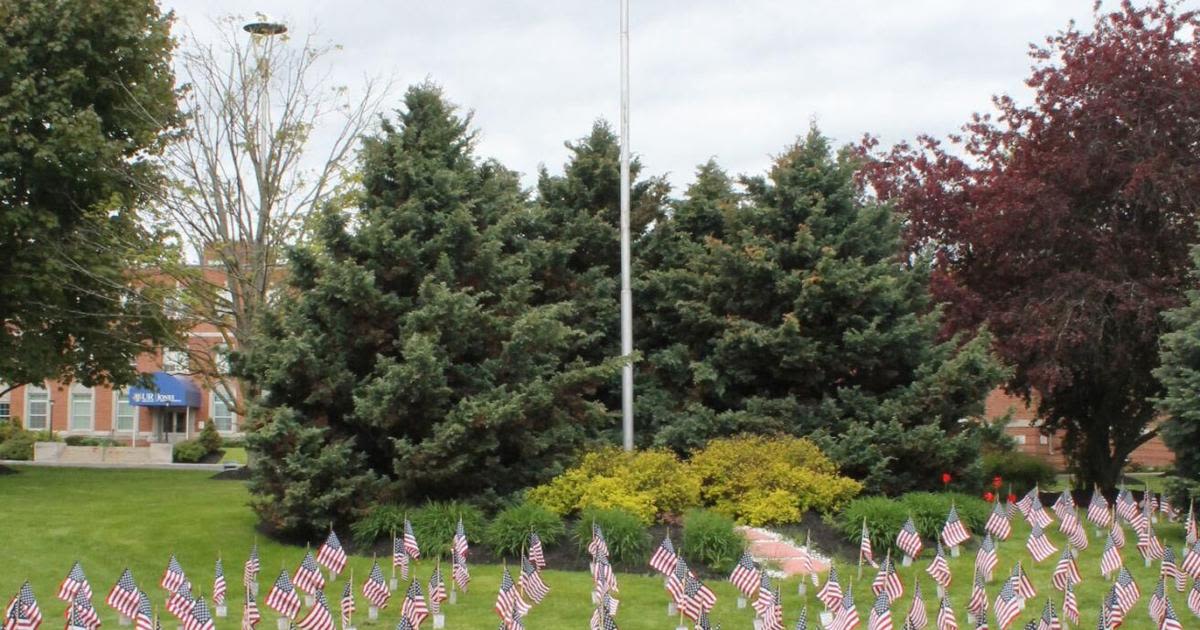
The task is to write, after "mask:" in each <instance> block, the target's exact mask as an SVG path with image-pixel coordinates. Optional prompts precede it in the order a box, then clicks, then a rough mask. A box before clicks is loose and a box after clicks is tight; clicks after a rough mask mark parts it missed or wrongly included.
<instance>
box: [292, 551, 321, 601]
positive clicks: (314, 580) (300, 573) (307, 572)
mask: <svg viewBox="0 0 1200 630" xmlns="http://www.w3.org/2000/svg"><path fill="white" fill-rule="evenodd" d="M293 582H294V583H295V585H296V588H298V589H300V590H301V591H304V592H305V593H308V594H309V595H316V594H317V591H319V590H321V589H323V588H325V576H324V575H321V567H319V566H317V559H316V558H314V557H313V555H312V552H311V551H305V552H304V558H303V559H301V560H300V566H298V567H296V577H295V578H294V579H293Z"/></svg>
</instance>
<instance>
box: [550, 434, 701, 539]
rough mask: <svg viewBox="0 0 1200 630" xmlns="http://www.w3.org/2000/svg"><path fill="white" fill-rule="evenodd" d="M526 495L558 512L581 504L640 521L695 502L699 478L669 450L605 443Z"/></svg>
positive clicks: (571, 511)
mask: <svg viewBox="0 0 1200 630" xmlns="http://www.w3.org/2000/svg"><path fill="white" fill-rule="evenodd" d="M529 500H530V501H531V502H533V503H537V504H538V505H541V506H544V507H545V508H547V509H549V510H551V511H553V512H554V513H556V514H559V515H560V516H568V515H572V514H576V513H578V512H580V511H582V510H586V509H612V508H616V509H621V510H624V511H626V512H629V513H631V514H634V515H635V516H637V517H638V519H639V520H640V521H641V522H642V523H643V524H650V523H652V522H654V520H655V518H656V517H658V518H661V517H663V516H665V515H669V514H679V513H681V512H683V511H684V510H686V509H688V508H691V507H695V506H697V505H699V502H700V482H699V481H698V480H697V479H696V478H695V477H694V476H693V475H690V474H688V468H687V467H686V466H685V465H684V464H683V463H682V462H680V461H679V458H678V457H676V456H675V455H674V454H672V453H671V452H669V451H666V450H661V449H652V450H644V451H637V452H634V453H626V452H624V451H621V450H619V449H617V448H606V449H603V450H600V451H596V452H592V453H588V454H587V455H584V457H583V459H582V460H581V461H580V462H579V464H578V465H577V466H575V467H573V468H571V469H570V470H567V471H566V472H564V473H563V474H561V475H559V476H558V477H555V478H554V479H553V480H551V481H550V483H547V484H544V485H542V486H539V487H537V488H534V489H533V490H531V491H530V492H529Z"/></svg>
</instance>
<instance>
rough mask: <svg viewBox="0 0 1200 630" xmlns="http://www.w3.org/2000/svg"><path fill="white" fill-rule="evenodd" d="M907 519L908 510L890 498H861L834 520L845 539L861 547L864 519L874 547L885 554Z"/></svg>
mask: <svg viewBox="0 0 1200 630" xmlns="http://www.w3.org/2000/svg"><path fill="white" fill-rule="evenodd" d="M907 518H908V508H907V507H906V506H904V505H903V504H901V503H900V502H899V501H897V500H895V499H889V498H887V497H880V496H874V497H862V498H859V499H854V500H853V501H851V502H850V503H848V504H847V505H846V507H845V508H844V509H843V510H842V511H841V512H840V513H839V514H838V515H837V517H836V518H831V519H829V520H832V522H833V524H834V525H835V526H836V527H837V529H838V531H840V532H841V533H842V535H843V536H845V538H846V540H848V541H850V542H851V543H853V544H855V545H858V541H859V538H860V537H861V536H862V526H863V521H864V519H865V520H866V523H867V529H868V530H870V533H871V545H872V547H873V548H874V549H876V550H879V551H880V552H882V551H883V550H885V549H887V548H888V547H891V546H892V541H894V540H895V539H896V533H897V532H899V531H900V528H901V527H903V526H904V521H905V519H907Z"/></svg>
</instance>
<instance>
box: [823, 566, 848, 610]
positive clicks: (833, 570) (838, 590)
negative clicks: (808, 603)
mask: <svg viewBox="0 0 1200 630" xmlns="http://www.w3.org/2000/svg"><path fill="white" fill-rule="evenodd" d="M817 599H819V600H821V603H823V604H825V608H826V610H837V607H838V605H840V604H841V603H842V585H841V583H840V582H839V581H838V572H837V567H835V566H833V565H832V564H830V565H829V575H828V576H827V577H826V578H825V586H822V587H821V590H820V591H818V592H817Z"/></svg>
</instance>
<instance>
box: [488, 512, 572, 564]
mask: <svg viewBox="0 0 1200 630" xmlns="http://www.w3.org/2000/svg"><path fill="white" fill-rule="evenodd" d="M566 531H567V529H566V527H565V526H564V525H563V522H562V519H561V518H559V516H558V515H557V514H555V513H554V512H551V511H550V510H548V509H546V508H544V507H542V506H540V505H538V504H536V503H528V502H527V503H522V504H520V505H515V506H513V507H510V508H506V509H504V510H501V511H500V512H499V513H497V514H496V517H495V518H493V519H492V522H491V524H489V525H488V526H487V530H486V531H485V532H484V542H486V543H487V545H488V546H489V547H491V548H492V551H493V552H495V553H496V554H497V555H501V556H507V557H510V558H511V557H517V556H519V555H520V554H521V553H523V552H524V551H525V549H526V547H527V546H528V544H529V533H530V532H537V535H538V538H540V539H541V541H542V546H543V547H549V546H551V545H553V544H554V543H556V542H558V541H559V540H561V539H562V537H563V534H565V533H566Z"/></svg>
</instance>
